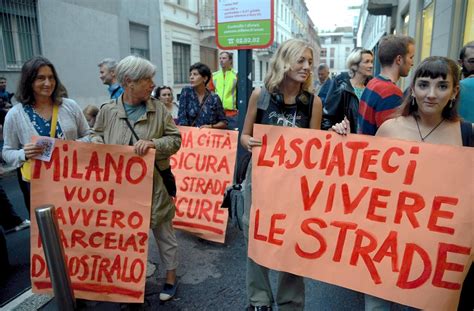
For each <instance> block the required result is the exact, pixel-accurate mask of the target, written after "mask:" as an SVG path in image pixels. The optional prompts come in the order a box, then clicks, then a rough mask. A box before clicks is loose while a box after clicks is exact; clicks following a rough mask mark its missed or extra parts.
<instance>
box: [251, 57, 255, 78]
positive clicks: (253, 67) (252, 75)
mask: <svg viewBox="0 0 474 311" xmlns="http://www.w3.org/2000/svg"><path fill="white" fill-rule="evenodd" d="M250 78H251V80H252V81H255V59H252V74H251V76H250Z"/></svg>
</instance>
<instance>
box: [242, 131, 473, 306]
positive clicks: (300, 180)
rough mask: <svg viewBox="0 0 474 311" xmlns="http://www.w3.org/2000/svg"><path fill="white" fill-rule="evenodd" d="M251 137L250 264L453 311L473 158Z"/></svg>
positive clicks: (357, 138) (455, 150)
mask: <svg viewBox="0 0 474 311" xmlns="http://www.w3.org/2000/svg"><path fill="white" fill-rule="evenodd" d="M254 136H255V137H258V138H260V137H261V139H262V147H260V148H256V149H255V150H254V156H253V172H252V174H253V184H252V186H253V191H252V193H253V198H252V204H253V205H252V210H251V215H250V217H251V218H250V232H249V256H250V257H251V258H252V259H253V260H255V261H256V262H258V263H259V264H262V265H264V266H267V267H270V268H272V269H276V270H281V271H287V272H290V273H294V274H298V275H302V276H307V277H311V278H314V279H318V280H322V281H325V282H329V283H332V284H336V285H340V286H344V287H347V288H351V289H354V290H357V291H361V292H364V293H368V294H371V295H375V296H378V297H382V298H384V299H387V300H391V301H396V302H399V303H402V304H405V305H410V306H414V307H417V308H422V309H439V310H453V309H455V307H456V305H457V302H458V300H459V294H460V288H461V284H462V281H463V280H464V278H465V276H466V273H467V271H468V270H469V266H470V265H471V263H472V260H473V257H474V256H473V255H474V252H473V246H474V239H473V223H474V220H473V210H472V206H473V204H472V203H473V201H472V189H474V187H473V179H472V167H473V160H474V150H473V149H471V148H464V147H453V146H445V145H431V144H425V143H416V142H408V141H397V140H391V139H385V138H379V137H371V136H362V135H349V136H339V135H337V134H335V133H331V132H323V131H314V130H306V129H291V128H283V127H270V126H261V125H255V127H254ZM269 194H271V195H269Z"/></svg>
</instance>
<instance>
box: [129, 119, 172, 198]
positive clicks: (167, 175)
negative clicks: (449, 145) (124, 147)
mask: <svg viewBox="0 0 474 311" xmlns="http://www.w3.org/2000/svg"><path fill="white" fill-rule="evenodd" d="M125 122H127V125H128V128H129V129H130V130H131V131H132V134H133V136H134V137H135V139H136V140H137V141H138V140H140V137H138V135H137V133H136V132H135V130H134V129H133V127H132V125H131V124H130V121H128V119H125ZM130 145H132V141H130ZM153 163H154V164H155V168H156V170H157V171H158V172H159V173H160V176H161V179H163V184H164V185H165V188H166V191H167V192H168V194H169V195H170V196H171V197H173V198H175V197H176V192H177V187H176V178H175V177H174V175H173V172H171V167H168V168H166V169H164V170H160V168H159V167H158V165H157V164H156V162H154V161H153Z"/></svg>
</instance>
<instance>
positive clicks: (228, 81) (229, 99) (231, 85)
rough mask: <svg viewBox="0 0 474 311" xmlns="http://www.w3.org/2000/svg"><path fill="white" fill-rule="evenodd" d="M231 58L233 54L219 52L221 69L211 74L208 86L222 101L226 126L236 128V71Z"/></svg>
mask: <svg viewBox="0 0 474 311" xmlns="http://www.w3.org/2000/svg"><path fill="white" fill-rule="evenodd" d="M232 60H233V55H232V53H230V52H227V51H222V52H221V53H220V54H219V63H220V65H221V68H222V69H221V70H219V71H216V72H214V73H213V74H212V86H210V88H214V92H215V93H216V94H217V95H218V96H219V98H220V99H221V101H222V106H224V112H225V115H226V117H227V120H228V123H227V125H228V128H229V129H236V128H238V124H237V120H238V110H237V72H235V70H234V69H233V68H232ZM211 90H212V89H211Z"/></svg>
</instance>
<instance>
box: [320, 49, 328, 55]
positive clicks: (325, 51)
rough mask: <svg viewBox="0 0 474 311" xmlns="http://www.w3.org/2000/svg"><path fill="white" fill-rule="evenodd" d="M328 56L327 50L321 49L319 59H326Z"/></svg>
mask: <svg viewBox="0 0 474 311" xmlns="http://www.w3.org/2000/svg"><path fill="white" fill-rule="evenodd" d="M327 56H328V50H327V49H326V48H322V49H321V57H327Z"/></svg>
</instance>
